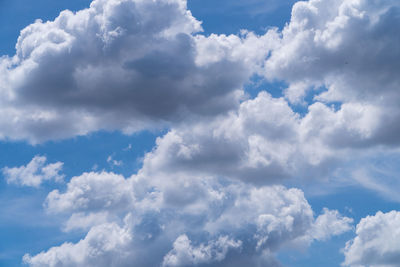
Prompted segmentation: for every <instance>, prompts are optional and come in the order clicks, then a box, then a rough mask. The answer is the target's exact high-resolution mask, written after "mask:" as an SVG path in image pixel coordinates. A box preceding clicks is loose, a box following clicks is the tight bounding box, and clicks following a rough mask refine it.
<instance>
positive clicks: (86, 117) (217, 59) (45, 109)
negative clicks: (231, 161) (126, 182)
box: [0, 0, 267, 142]
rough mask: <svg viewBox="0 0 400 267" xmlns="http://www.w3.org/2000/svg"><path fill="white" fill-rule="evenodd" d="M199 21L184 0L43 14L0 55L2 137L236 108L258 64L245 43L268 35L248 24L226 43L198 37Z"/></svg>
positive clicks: (152, 124)
mask: <svg viewBox="0 0 400 267" xmlns="http://www.w3.org/2000/svg"><path fill="white" fill-rule="evenodd" d="M201 31H202V28H201V22H199V21H197V20H196V19H195V18H194V17H193V16H192V15H191V13H190V11H188V10H187V9H186V1H185V0H171V1H166V0H157V1H139V0H124V1H116V0H113V1H106V0H95V1H93V2H92V3H91V5H90V8H88V9H85V10H82V11H79V12H77V13H72V12H70V11H63V12H61V14H60V15H59V16H58V17H57V18H56V19H55V20H54V21H48V22H42V21H40V20H38V21H36V22H35V23H33V24H31V25H29V26H28V27H26V28H25V29H23V30H22V31H21V35H20V37H19V38H18V42H17V44H16V50H17V52H16V55H15V56H14V57H11V58H9V57H3V58H1V60H0V78H1V79H0V80H1V82H0V93H1V99H2V103H1V114H2V115H1V117H0V125H1V127H0V137H3V138H11V139H28V140H29V141H31V142H40V141H44V140H48V139H58V138H65V137H71V136H75V135H80V134H86V133H88V132H90V131H96V130H100V129H106V130H115V129H118V130H123V131H125V132H134V131H138V130H142V129H146V128H147V129H148V128H162V127H165V126H166V125H168V122H174V121H175V122H176V121H181V120H182V119H184V118H185V117H187V116H189V115H193V116H206V117H207V116H211V115H215V114H219V113H223V112H226V111H228V110H230V109H232V108H235V107H236V106H237V105H238V103H239V100H240V99H241V98H242V94H243V92H242V90H241V88H242V86H243V84H244V83H245V82H246V80H247V79H248V77H249V75H251V73H252V71H253V70H252V69H253V68H254V66H255V65H256V64H257V62H256V60H257V58H254V57H253V56H252V55H247V54H246V52H247V51H250V49H249V47H247V49H244V48H242V46H243V43H244V42H246V39H247V38H249V39H251V40H248V41H247V43H248V44H251V46H255V48H263V49H259V50H260V51H263V50H266V51H267V49H266V48H265V47H264V46H267V44H263V43H261V42H260V40H258V38H256V37H255V36H254V35H253V34H251V33H249V34H246V33H244V35H245V36H243V40H242V39H241V38H239V37H237V36H231V37H227V36H222V37H221V38H222V39H223V41H224V42H223V44H219V43H218V42H219V40H217V39H218V38H219V37H212V38H211V39H210V40H207V38H206V37H202V38H197V37H196V33H198V32H201ZM247 35H248V36H247ZM253 41H257V43H256V44H255V43H254V42H253ZM257 44H259V45H258V46H257ZM211 46H212V47H213V49H215V53H214V52H213V51H212V49H211V48H210V47H211ZM260 46H263V47H260ZM205 48H206V49H205ZM236 48H237V49H236ZM263 53H264V52H262V54H263ZM253 54H254V52H253ZM256 56H257V57H258V59H259V60H262V59H263V57H260V56H259V53H257V55H256ZM251 57H252V58H251ZM250 58H251V60H249V59H250ZM249 62H250V63H249Z"/></svg>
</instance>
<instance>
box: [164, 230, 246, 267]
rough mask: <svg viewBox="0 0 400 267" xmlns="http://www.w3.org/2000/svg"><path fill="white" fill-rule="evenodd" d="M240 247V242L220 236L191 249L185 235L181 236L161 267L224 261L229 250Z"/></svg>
mask: <svg viewBox="0 0 400 267" xmlns="http://www.w3.org/2000/svg"><path fill="white" fill-rule="evenodd" d="M241 245H242V242H240V241H238V242H235V241H234V240H231V239H229V238H228V237H227V236H222V237H219V238H218V240H216V241H210V242H209V243H208V244H207V245H204V244H201V245H200V246H198V247H193V246H192V244H191V241H190V239H189V238H188V237H187V236H186V235H181V236H179V237H178V238H177V239H176V240H175V242H174V244H173V247H174V248H173V250H172V251H170V252H168V254H167V255H166V256H165V257H164V260H163V263H162V266H165V267H167V266H170V267H172V266H191V265H199V264H207V263H210V262H213V261H217V262H219V261H222V260H224V259H225V257H226V254H227V252H228V250H229V249H239V248H240V247H241Z"/></svg>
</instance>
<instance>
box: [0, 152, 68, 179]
mask: <svg viewBox="0 0 400 267" xmlns="http://www.w3.org/2000/svg"><path fill="white" fill-rule="evenodd" d="M46 161H47V158H46V157H44V156H35V157H34V158H33V159H32V160H31V161H30V162H29V163H28V164H27V165H25V166H20V167H14V168H9V167H4V168H3V169H2V172H3V175H4V177H5V178H6V181H7V183H9V184H16V185H20V186H32V187H39V186H40V185H41V184H42V183H43V182H45V181H48V180H54V181H57V182H59V181H62V180H63V178H64V175H63V174H60V172H61V170H62V167H63V163H62V162H56V163H50V164H46Z"/></svg>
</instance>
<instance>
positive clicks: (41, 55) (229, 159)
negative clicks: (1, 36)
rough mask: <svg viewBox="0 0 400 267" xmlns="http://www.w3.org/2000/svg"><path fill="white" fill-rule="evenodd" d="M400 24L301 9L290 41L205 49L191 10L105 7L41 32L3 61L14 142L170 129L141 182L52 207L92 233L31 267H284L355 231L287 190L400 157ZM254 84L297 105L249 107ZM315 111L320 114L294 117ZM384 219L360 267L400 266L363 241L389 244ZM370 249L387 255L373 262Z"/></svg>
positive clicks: (90, 191)
mask: <svg viewBox="0 0 400 267" xmlns="http://www.w3.org/2000/svg"><path fill="white" fill-rule="evenodd" d="M398 13H399V4H398V3H397V2H396V1H381V2H378V1H374V2H371V1H363V0H360V1H353V0H310V1H302V2H298V3H296V4H295V5H294V7H293V10H292V18H291V21H290V23H288V24H287V25H286V26H285V28H284V29H283V30H282V31H279V30H278V29H272V30H269V31H268V32H267V33H266V34H265V35H263V36H257V35H255V34H253V33H250V32H246V31H243V32H242V34H241V35H239V36H236V35H229V36H226V35H214V34H212V35H210V36H203V35H200V34H197V33H198V32H199V31H201V27H200V22H199V21H197V20H196V19H195V18H193V17H192V15H191V14H190V12H189V11H188V10H187V8H186V2H185V1H183V0H156V1H139V0H121V1H116V0H115V1H114V0H112V1H104V0H95V1H94V2H93V3H92V4H91V7H90V8H89V9H86V10H83V11H80V12H78V13H76V14H74V13H71V12H68V11H65V12H63V13H61V14H60V16H59V17H58V18H57V19H56V20H55V21H53V22H46V23H43V22H40V21H37V22H36V23H34V24H32V25H30V26H29V27H27V28H26V29H25V30H23V31H22V33H21V36H20V38H19V41H18V44H17V54H16V56H15V57H13V58H3V59H2V60H1V61H0V69H1V71H0V78H4V79H0V80H1V81H0V83H1V84H0V87H1V94H2V96H4V97H3V98H2V99H3V100H2V101H3V102H4V105H3V106H2V109H3V110H4V112H2V113H0V114H6V115H4V118H3V119H1V115H0V121H1V120H3V121H4V123H2V124H1V125H5V126H4V127H3V129H0V134H1V135H2V136H3V137H9V138H10V137H12V138H16V139H19V138H22V139H29V140H30V141H31V142H38V141H42V140H47V139H51V138H62V137H68V136H73V135H76V134H85V133H87V132H89V131H94V130H99V129H120V130H123V131H125V132H133V131H136V130H140V129H144V128H147V127H160V126H161V127H162V126H163V125H165V123H167V124H169V126H170V129H169V131H168V132H167V134H165V135H164V136H162V137H160V138H158V139H157V146H156V147H155V148H154V149H153V151H151V152H150V153H147V154H146V155H145V157H144V162H143V168H142V169H141V170H140V171H139V172H138V173H137V174H135V175H133V176H131V177H129V178H125V177H123V176H121V175H117V174H114V173H106V172H102V173H95V172H91V173H84V174H82V175H80V176H76V177H73V178H72V179H71V181H70V182H69V183H68V185H67V188H66V189H65V190H64V191H62V190H54V191H52V192H51V193H50V194H49V195H48V197H47V199H46V202H45V208H46V210H47V211H48V212H50V213H54V214H57V213H62V214H67V215H69V216H70V217H69V219H68V221H67V222H66V224H65V225H64V230H65V231H72V230H74V229H89V232H88V233H87V235H86V236H85V237H84V238H83V239H82V240H81V241H79V242H77V243H75V244H73V243H64V244H62V245H61V246H58V247H53V248H50V249H49V250H47V251H44V252H42V253H39V254H37V255H33V256H30V255H26V256H25V257H24V261H25V262H26V263H28V264H30V265H31V266H59V265H63V266H96V267H101V266H131V265H137V266H143V267H146V266H159V265H164V266H187V265H193V264H202V265H205V266H245V265H247V266H265V265H268V266H275V265H276V266H279V263H278V262H277V261H276V259H275V257H274V256H275V254H276V253H277V252H278V251H279V250H280V249H282V248H283V247H285V246H289V245H290V246H304V245H308V244H310V243H311V242H313V241H314V240H326V239H328V238H329V237H331V236H332V235H338V234H341V233H343V232H346V231H348V230H350V229H351V224H352V222H353V221H352V219H350V218H347V217H343V216H342V215H340V214H339V213H338V211H331V210H328V209H324V210H323V213H322V214H321V215H319V216H317V217H316V216H315V214H314V213H313V211H312V209H311V207H310V205H309V204H308V202H307V200H306V199H305V197H304V194H303V191H302V190H300V189H295V188H291V189H288V188H286V187H284V186H282V185H277V184H281V183H282V181H283V179H286V178H310V177H311V178H316V177H318V178H319V179H320V180H323V179H324V178H326V177H328V176H333V175H335V174H336V172H337V171H338V170H343V168H347V167H349V168H350V169H351V168H353V167H354V166H349V165H351V164H349V162H350V161H349V159H350V160H351V162H353V161H352V160H354V158H356V157H355V156H354V155H361V154H362V153H365V152H369V151H368V150H366V149H364V151H362V149H360V148H371V147H375V146H376V145H382V144H384V145H389V144H395V143H397V142H398V141H399V140H398V135H396V134H395V133H396V132H397V131H396V130H397V128H396V127H397V125H398V123H397V122H398V121H399V118H400V117H399V115H398V114H400V112H399V111H400V109H399V106H398V100H399V96H398V93H397V89H398V87H399V85H400V82H399V81H400V80H399V78H398V75H397V73H396V71H395V70H397V69H398V62H399V60H398V59H399V58H400V57H399V55H400V54H399V50H398V49H397V48H398V43H399V37H398V36H400V35H399V34H397V32H396V31H397V30H398V29H397V28H396V27H390V25H397V24H398V22H399V21H398V20H399V16H398ZM360 43H362V44H363V45H361V46H360V45H359V44H360ZM364 44H365V45H364ZM60 62H62V63H63V64H60ZM55 66H57V67H55ZM254 73H257V74H263V75H264V76H265V77H266V78H267V79H269V80H271V81H272V80H283V81H285V82H286V83H288V85H289V86H288V88H287V89H286V90H285V92H284V97H283V98H274V97H272V96H271V95H270V94H268V93H267V92H261V93H259V94H258V96H257V97H255V98H254V99H250V100H244V99H243V93H244V92H243V90H242V89H241V86H242V85H243V83H244V82H245V81H246V80H247V79H248V78H249V77H250V76H251V75H252V74H254ZM310 92H311V93H313V94H314V99H313V103H307V102H306V101H305V96H306V95H307V94H308V93H310ZM377 96H378V97H377ZM337 102H339V104H338V103H337ZM299 103H300V104H301V103H303V104H304V103H305V104H306V105H309V106H308V107H307V111H306V112H305V113H304V114H299V113H296V112H294V110H293V105H296V104H299ZM331 104H335V105H331ZM38 107H40V109H38ZM10 116H11V118H12V119H11V120H10V119H9V117H10ZM6 117H7V118H8V119H7V120H6V119H5V118H6ZM189 117H190V118H189ZM199 117H202V118H206V120H202V119H199ZM193 118H194V119H193ZM171 122H172V124H171ZM175 122H180V123H175ZM182 122H184V123H182ZM171 125H172V126H171ZM49 129H50V130H49ZM363 157H365V158H367V157H368V153H367V156H365V155H363ZM110 160H111V158H110ZM337 166H340V167H341V168H336V167H337ZM359 180H360V179H359ZM362 181H364V182H365V179H364V180H362ZM391 214H392V213H391ZM391 216H394V215H391ZM381 217H385V218H386V215H382V214H377V215H376V216H375V217H368V218H366V219H364V220H363V221H362V222H361V223H360V224H359V225H358V226H357V235H358V236H357V237H356V238H355V239H354V241H353V242H351V243H349V244H348V245H347V246H346V249H345V255H346V261H345V264H348V265H356V266H357V265H360V264H361V265H362V264H366V262H365V261H364V257H367V256H366V255H376V257H375V259H377V261H376V264H377V266H379V265H382V264H391V262H389V261H379V257H378V256H377V255H389V257H388V258H389V259H397V258H396V257H397V256H396V251H394V252H393V251H392V250H390V248H389V247H384V246H383V247H381V246H378V245H379V244H380V243H379V242H380V241H379V240H380V239H379V240H378V237H373V236H372V235H368V234H365V235H366V237H363V236H364V233H366V232H365V231H364V229H367V228H368V227H367V226H368V225H372V224H376V226H374V227H375V229H376V231H378V232H379V231H381V232H382V233H383V231H384V230H382V229H383V228H380V227H381V225H384V224H383V222H384V221H387V220H391V219H379V220H378V219H377V218H381ZM375 220H377V221H378V222H376V223H372V224H371V223H369V221H372V222H374V221H375ZM389 225H390V226H391V225H392V224H389ZM393 225H395V224H393ZM385 231H386V230H385ZM384 233H386V232H384ZM361 237H362V238H361ZM366 238H367V239H368V238H369V239H370V240H372V241H373V242H371V243H368V244H373V246H371V245H368V246H369V247H368V248H367V249H365V251H370V248H372V250H371V251H372V252H374V251H375V250H376V253H375V252H374V253H375V254H373V253H372V254H370V253H366V252H365V253H364V245H363V244H364V243H363V242H362V241H359V240H367V239H366ZM376 240H378V241H379V242H378V241H377V242H375V241H376ZM393 242H394V241H393ZM393 244H394V243H393ZM381 252H382V253H381ZM385 253H387V254H385ZM393 255H394V256H393ZM392 256H393V258H391V257H392ZM368 260H369V258H368ZM368 264H369V263H368Z"/></svg>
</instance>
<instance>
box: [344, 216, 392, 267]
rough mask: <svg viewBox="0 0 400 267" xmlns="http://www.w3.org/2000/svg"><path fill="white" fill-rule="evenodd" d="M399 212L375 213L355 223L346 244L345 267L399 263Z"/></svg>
mask: <svg viewBox="0 0 400 267" xmlns="http://www.w3.org/2000/svg"><path fill="white" fill-rule="evenodd" d="M399 229H400V212H397V211H391V212H388V213H382V212H378V213H377V214H376V215H375V216H368V217H366V218H364V219H362V220H361V221H360V223H359V224H358V225H357V230H356V234H357V236H356V237H355V238H354V239H353V240H351V241H349V242H348V243H347V244H346V248H345V250H344V254H345V257H346V259H345V262H344V265H345V266H371V267H373V266H388V267H389V266H392V267H395V266H399V262H400V230H399Z"/></svg>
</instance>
